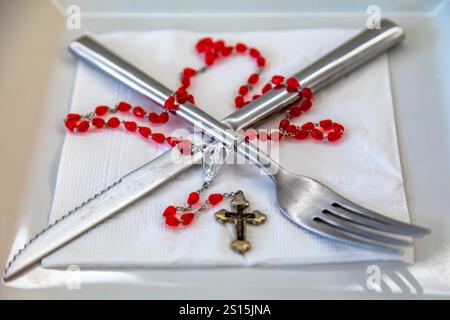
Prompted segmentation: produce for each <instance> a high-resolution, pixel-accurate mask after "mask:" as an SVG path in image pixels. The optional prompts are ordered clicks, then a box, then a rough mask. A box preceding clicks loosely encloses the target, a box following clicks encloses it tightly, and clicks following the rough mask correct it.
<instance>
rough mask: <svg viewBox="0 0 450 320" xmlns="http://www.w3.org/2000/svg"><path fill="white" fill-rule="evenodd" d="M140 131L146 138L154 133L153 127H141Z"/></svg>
mask: <svg viewBox="0 0 450 320" xmlns="http://www.w3.org/2000/svg"><path fill="white" fill-rule="evenodd" d="M138 131H139V133H140V134H141V136H143V137H144V138H148V136H149V135H150V134H151V133H152V129H150V128H149V127H139V129H138Z"/></svg>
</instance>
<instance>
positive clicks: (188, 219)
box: [180, 212, 195, 226]
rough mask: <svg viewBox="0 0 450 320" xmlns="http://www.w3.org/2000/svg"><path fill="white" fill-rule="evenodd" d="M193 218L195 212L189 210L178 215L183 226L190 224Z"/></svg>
mask: <svg viewBox="0 0 450 320" xmlns="http://www.w3.org/2000/svg"><path fill="white" fill-rule="evenodd" d="M194 218H195V214H193V213H191V212H189V213H185V214H183V215H182V216H181V217H180V219H181V223H182V224H183V225H184V226H188V225H190V224H191V223H192V221H193V220H194Z"/></svg>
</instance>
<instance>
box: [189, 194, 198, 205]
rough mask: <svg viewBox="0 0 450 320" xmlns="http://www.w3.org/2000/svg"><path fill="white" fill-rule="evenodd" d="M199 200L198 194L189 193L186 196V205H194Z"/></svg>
mask: <svg viewBox="0 0 450 320" xmlns="http://www.w3.org/2000/svg"><path fill="white" fill-rule="evenodd" d="M199 200H200V195H199V194H198V192H191V193H190V194H189V196H188V199H187V203H188V204H189V205H193V204H196V203H197V202H198V201H199Z"/></svg>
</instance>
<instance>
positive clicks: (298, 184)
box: [235, 142, 430, 254]
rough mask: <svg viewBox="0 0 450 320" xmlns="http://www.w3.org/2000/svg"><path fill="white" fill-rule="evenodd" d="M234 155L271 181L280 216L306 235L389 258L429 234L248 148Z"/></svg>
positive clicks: (247, 145)
mask: <svg viewBox="0 0 450 320" xmlns="http://www.w3.org/2000/svg"><path fill="white" fill-rule="evenodd" d="M235 143H236V142H235ZM235 145H236V144H235ZM236 151H238V153H240V154H242V155H243V156H245V157H246V158H247V159H249V160H250V161H251V162H252V163H254V164H256V165H257V166H258V167H260V168H261V169H262V170H264V171H265V173H266V174H267V175H268V176H269V177H270V178H271V179H272V181H273V182H274V184H275V189H276V194H277V201H278V206H279V208H280V211H281V212H282V213H283V215H284V216H285V217H287V218H288V219H289V220H290V221H292V222H294V223H295V224H297V225H299V226H301V227H303V228H305V229H307V230H309V231H312V232H314V233H317V234H319V235H322V236H325V237H327V238H330V239H333V240H337V241H340V242H343V243H346V244H350V245H354V246H358V247H360V248H363V249H369V250H376V251H382V252H386V253H392V254H403V250H402V249H401V248H400V247H408V246H411V245H412V241H410V240H409V239H407V238H404V237H408V238H409V237H423V236H425V235H427V234H429V233H430V230H429V229H426V228H423V227H419V226H416V225H413V224H409V223H405V222H401V221H398V220H395V219H392V218H389V217H386V216H384V215H382V214H379V213H376V212H374V211H372V210H369V209H367V208H365V207H362V206H360V205H358V204H356V203H355V202H353V201H350V200H349V199H347V198H345V197H343V196H342V195H340V194H338V193H337V192H335V191H333V190H331V189H330V188H328V187H327V186H325V185H324V184H322V183H320V182H319V181H317V180H315V179H312V178H309V177H306V176H303V175H298V174H294V173H292V172H289V171H288V170H286V169H284V168H282V167H281V166H280V165H279V164H278V163H277V162H276V161H275V160H273V159H272V158H271V157H270V156H269V155H267V154H266V153H264V152H262V151H261V150H259V149H258V148H257V147H256V146H254V145H252V144H249V143H241V144H239V145H238V146H237V148H236ZM399 236H400V237H399Z"/></svg>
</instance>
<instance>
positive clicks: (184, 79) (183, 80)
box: [181, 76, 191, 87]
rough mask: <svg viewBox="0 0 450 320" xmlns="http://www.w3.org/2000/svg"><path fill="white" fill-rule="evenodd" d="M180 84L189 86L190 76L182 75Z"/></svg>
mask: <svg viewBox="0 0 450 320" xmlns="http://www.w3.org/2000/svg"><path fill="white" fill-rule="evenodd" d="M181 84H182V85H183V86H184V87H189V86H190V85H191V78H189V77H187V76H184V77H183V78H182V79H181Z"/></svg>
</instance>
